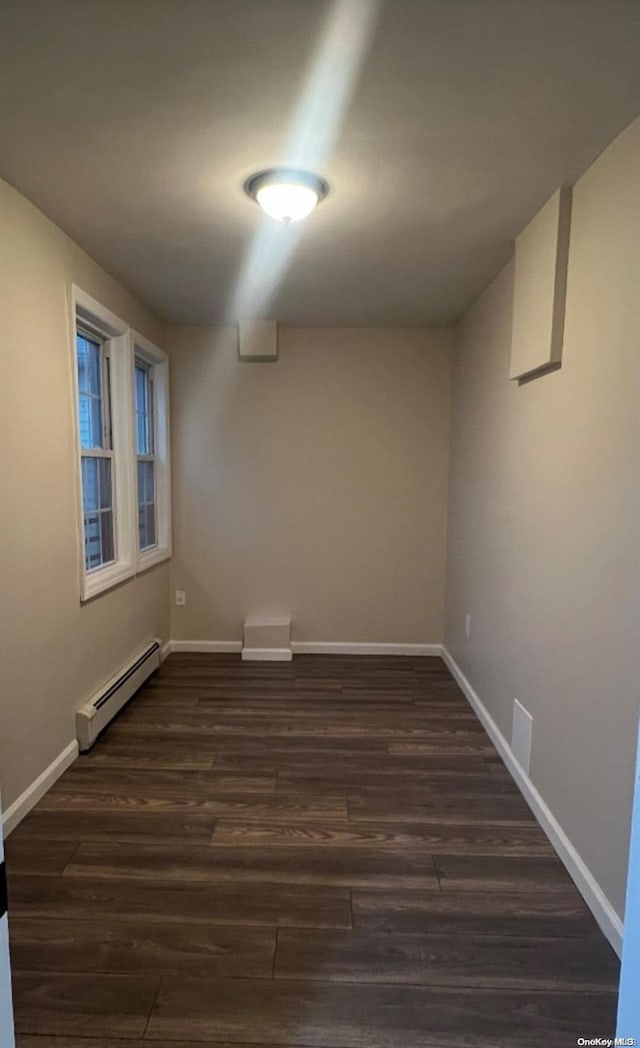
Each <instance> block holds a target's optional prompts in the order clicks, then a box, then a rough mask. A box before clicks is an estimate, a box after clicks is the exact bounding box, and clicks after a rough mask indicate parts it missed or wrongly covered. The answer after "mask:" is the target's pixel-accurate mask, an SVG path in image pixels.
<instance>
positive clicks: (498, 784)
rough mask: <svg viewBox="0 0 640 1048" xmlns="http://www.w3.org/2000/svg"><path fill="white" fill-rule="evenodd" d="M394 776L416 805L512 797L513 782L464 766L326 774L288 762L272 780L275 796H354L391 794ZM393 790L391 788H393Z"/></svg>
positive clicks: (348, 768)
mask: <svg viewBox="0 0 640 1048" xmlns="http://www.w3.org/2000/svg"><path fill="white" fill-rule="evenodd" d="M394 777H395V778H398V779H400V780H407V781H406V782H405V781H403V786H404V788H403V789H402V791H401V792H402V794H403V795H404V796H406V797H407V799H408V800H409V801H415V802H417V803H420V802H421V801H422V800H423V799H424V800H426V801H427V802H428V801H430V800H432V799H433V797H434V794H445V795H446V794H449V795H452V794H471V795H474V796H477V795H478V793H479V792H484V793H492V794H496V793H507V794H510V795H511V796H514V795H515V792H516V787H515V786H514V783H513V779H512V778H511V777H510V776H508V775H500V774H497V773H496V774H495V775H494V773H493V772H491V771H490V770H489V769H488V768H484V767H482V766H480V767H474V766H473V765H471V766H469V767H468V768H467V767H465V768H463V769H461V770H458V771H454V770H452V769H451V768H449V767H445V768H430V769H428V770H425V769H417V770H416V771H415V772H414V771H413V769H409V771H408V772H406V770H405V769H402V768H396V769H393V770H392V771H391V772H387V771H384V770H382V771H380V770H376V771H368V770H365V769H362V770H360V771H354V770H352V766H351V762H349V764H348V765H347V766H346V767H343V768H341V769H340V768H336V769H335V771H333V772H332V771H330V769H328V768H327V767H326V766H325V765H324V764H322V763H321V764H320V765H319V766H316V767H309V765H307V766H306V767H304V768H301V769H300V770H299V771H296V770H295V769H292V768H291V761H287V762H286V764H285V765H284V770H283V771H281V772H280V773H279V774H278V776H277V780H276V792H277V793H282V792H284V793H296V792H298V793H299V792H310V791H315V792H323V793H332V792H337V791H338V790H340V791H344V792H346V793H349V794H350V795H351V796H353V797H356V796H358V795H360V794H362V793H365V792H367V793H368V792H369V791H377V792H383V793H385V794H391V795H392V794H393V793H394V792H399V791H398V790H397V782H394ZM394 788H395V789H394Z"/></svg>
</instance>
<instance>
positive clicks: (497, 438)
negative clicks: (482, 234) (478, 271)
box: [445, 122, 640, 913]
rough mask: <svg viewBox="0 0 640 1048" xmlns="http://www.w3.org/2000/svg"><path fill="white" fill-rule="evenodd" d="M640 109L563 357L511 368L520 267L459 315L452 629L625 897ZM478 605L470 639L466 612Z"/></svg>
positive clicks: (614, 148) (572, 312)
mask: <svg viewBox="0 0 640 1048" xmlns="http://www.w3.org/2000/svg"><path fill="white" fill-rule="evenodd" d="M639 186H640V122H636V123H635V124H633V125H632V126H631V127H630V128H628V129H627V131H626V132H625V133H624V134H622V135H621V136H620V137H619V138H618V139H617V140H616V141H615V142H614V143H613V144H612V145H611V146H610V148H609V149H608V150H607V151H606V152H605V153H604V154H603V155H602V156H601V157H600V158H599V159H598V160H597V162H596V163H595V164H594V166H593V167H592V168H591V169H590V170H589V171H588V172H587V174H586V175H585V176H584V177H583V178H582V179H581V180H580V181H579V183H578V185H577V186H576V189H575V192H574V200H573V221H572V233H571V248H570V259H569V275H568V297H567V312H566V328H565V346H564V360H563V365H562V369H561V370H560V371H557V372H555V373H553V374H549V375H546V376H544V377H541V378H538V379H536V380H534V381H532V382H529V383H527V384H525V385H522V386H520V387H519V386H518V385H517V384H515V383H513V382H510V381H509V378H508V375H509V349H510V337H511V306H512V297H513V271H512V267H511V266H509V267H507V269H505V270H504V271H503V272H502V273H501V274H500V276H499V277H498V278H497V279H496V280H495V281H494V282H493V284H492V285H491V286H490V287H489V288H488V289H487V290H486V291H485V293H484V294H483V295H482V297H481V298H480V299H479V301H478V302H477V303H476V305H475V306H474V307H473V309H472V310H471V311H470V312H469V313H468V314H467V316H466V317H465V318H464V320H463V322H462V323H461V325H460V329H459V338H458V349H457V358H456V367H455V378H454V400H453V419H452V429H453V441H452V459H451V501H450V509H449V521H450V523H449V547H448V576H447V591H448V595H447V604H446V624H445V640H446V644H447V646H448V648H449V650H450V651H451V653H452V654H453V656H454V657H455V659H456V660H457V662H458V664H459V665H460V667H461V668H462V670H463V672H464V673H465V674H466V675H467V677H468V678H469V680H470V682H471V684H472V685H473V687H474V688H475V690H476V691H477V693H478V694H479V696H480V698H481V700H482V701H483V702H484V704H485V705H486V706H487V708H488V709H489V711H490V713H491V714H492V716H493V717H494V719H495V720H496V721H497V723H498V726H499V728H500V729H501V731H502V732H503V733H504V734H505V735H506V737H507V739H510V737H511V715H512V703H513V699H514V698H516V697H517V698H518V699H519V700H520V701H521V702H522V703H523V704H524V705H525V706H526V707H527V709H528V710H529V711H530V712H531V713H532V715H533V751H532V768H531V774H532V779H533V782H534V784H535V785H536V786H537V788H538V789H539V791H540V792H541V793H542V796H543V798H544V799H545V801H546V802H547V804H548V805H549V807H550V808H551V810H552V812H553V813H554V815H555V816H556V818H557V819H558V820H559V822H560V824H561V825H562V827H563V828H564V830H565V832H566V833H567V834H568V836H569V838H570V840H571V841H572V843H573V845H574V846H575V847H576V848H577V850H578V852H579V853H580V855H581V856H582V858H583V860H584V861H585V862H586V864H587V866H588V867H589V869H590V870H591V872H592V873H593V875H594V876H595V877H596V879H597V881H598V882H599V884H600V885H601V887H602V888H603V890H604V891H605V893H606V895H607V896H608V898H609V899H610V901H611V902H612V903H613V905H614V907H615V908H616V910H617V911H618V913H622V909H623V897H624V884H625V875H626V860H627V842H628V833H629V821H630V803H631V791H632V783H633V759H634V748H635V740H636V720H637V714H638V705H639V701H640V645H639V644H638V626H639V624H640V618H639V607H640V571H639V557H640V527H639V525H640V514H639V498H640V400H639V397H638V392H639V388H638V375H639V364H640V305H639V302H640V297H639V293H638V287H639V283H638V282H639V275H640V222H639V221H638V215H639V210H638V201H639V195H638V193H639V190H638V187H639ZM466 613H470V614H471V616H472V631H471V637H470V639H468V640H467V639H466V638H465V634H464V616H465V614H466Z"/></svg>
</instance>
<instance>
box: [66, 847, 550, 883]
mask: <svg viewBox="0 0 640 1048" xmlns="http://www.w3.org/2000/svg"><path fill="white" fill-rule="evenodd" d="M76 855H77V852H76ZM434 862H435V865H436V869H437V871H438V878H439V880H440V886H441V888H442V889H443V890H445V891H447V890H449V889H457V890H470V891H511V892H516V891H531V890H534V889H538V890H539V891H544V892H552V891H556V890H557V889H562V890H566V889H567V888H568V887H569V886H570V885H571V878H570V877H569V874H568V873H567V871H566V870H565V868H564V866H563V865H562V863H561V862H560V861H559V859H558V858H557V857H556V856H555V855H553V856H549V857H547V858H543V857H538V856H531V857H527V858H522V857H521V856H515V855H509V856H507V855H502V856H486V855H435V856H434Z"/></svg>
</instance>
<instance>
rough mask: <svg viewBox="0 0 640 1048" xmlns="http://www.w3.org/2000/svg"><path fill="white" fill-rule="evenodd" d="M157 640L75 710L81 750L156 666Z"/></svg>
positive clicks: (91, 742) (158, 662)
mask: <svg viewBox="0 0 640 1048" xmlns="http://www.w3.org/2000/svg"><path fill="white" fill-rule="evenodd" d="M160 650H161V645H160V641H157V640H154V641H153V643H152V644H150V645H149V646H148V647H147V648H145V649H144V650H143V651H141V652H139V653H138V654H137V655H135V656H134V658H133V659H132V660H131V662H130V663H128V665H127V666H126V667H125V668H124V669H122V670H120V672H119V673H117V674H116V676H115V677H112V678H111V680H108V681H107V683H106V684H105V685H103V687H102V688H100V690H99V691H98V692H97V693H96V694H95V695H94V696H93V698H91V699H89V701H88V702H85V704H84V706H82V707H81V709H79V710H78V712H77V713H76V735H77V736H78V745H79V746H80V751H81V752H86V750H90V749H91V747H92V746H93V744H94V742H95V741H96V739H97V738H98V735H99V734H100V732H101V731H103V729H104V728H106V726H107V724H108V723H109V721H110V720H112V719H113V718H114V717H115V715H116V713H118V712H119V711H120V710H121V709H122V707H123V706H124V705H125V704H126V703H127V702H128V701H129V699H130V698H131V696H132V695H135V693H136V691H137V690H138V688H140V687H141V686H142V685H143V684H144V682H145V681H146V680H147V678H148V677H150V676H151V674H152V673H153V672H154V671H155V670H157V669H158V667H159V665H160Z"/></svg>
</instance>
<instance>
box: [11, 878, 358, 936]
mask: <svg viewBox="0 0 640 1048" xmlns="http://www.w3.org/2000/svg"><path fill="white" fill-rule="evenodd" d="M9 889H10V896H11V916H12V918H13V916H16V917H18V918H21V917H44V918H49V917H51V918H59V919H66V920H73V919H87V920H91V919H95V918H96V917H98V916H103V915H104V916H106V917H108V918H112V919H114V920H118V921H134V922H135V921H143V922H147V923H151V922H154V921H160V922H166V921H171V922H172V923H176V924H180V923H181V922H183V921H184V922H194V921H200V922H202V923H204V924H223V925H224V924H232V925H238V926H239V925H247V926H249V927H259V928H262V927H264V928H278V927H280V928H349V927H351V906H350V892H349V889H348V888H340V887H332V886H325V885H309V884H304V885H298V884H288V883H284V884H263V883H260V882H252V883H251V888H250V890H247V887H246V884H245V883H240V884H234V883H233V882H230V883H220V882H218V883H216V884H215V887H214V888H213V889H212V888H211V886H210V885H209V884H207V883H204V884H202V883H197V882H193V881H190V880H186V881H173V882H172V883H166V882H165V881H162V880H158V879H157V878H156V877H155V876H154V874H153V873H152V874H151V876H150V877H149V879H148V880H145V879H143V878H142V879H137V880H129V879H125V878H121V877H115V878H112V879H109V878H106V877H100V878H95V877H75V876H68V875H65V876H64V877H56V878H51V877H45V876H39V875H37V874H35V875H29V876H24V875H16V874H14V873H12V872H11V871H10V874H9Z"/></svg>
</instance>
